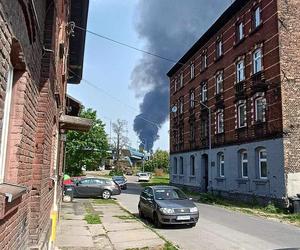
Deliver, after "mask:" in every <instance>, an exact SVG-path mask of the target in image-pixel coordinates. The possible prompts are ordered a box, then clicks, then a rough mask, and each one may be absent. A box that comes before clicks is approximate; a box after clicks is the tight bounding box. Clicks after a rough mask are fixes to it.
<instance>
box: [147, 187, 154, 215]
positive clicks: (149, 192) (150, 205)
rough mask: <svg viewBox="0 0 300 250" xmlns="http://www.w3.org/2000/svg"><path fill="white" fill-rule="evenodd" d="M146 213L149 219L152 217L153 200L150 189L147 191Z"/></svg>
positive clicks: (152, 193)
mask: <svg viewBox="0 0 300 250" xmlns="http://www.w3.org/2000/svg"><path fill="white" fill-rule="evenodd" d="M147 210H148V211H147V213H148V214H149V217H151V218H152V217H153V212H154V210H155V200H154V192H153V189H152V188H149V190H148V199H147Z"/></svg>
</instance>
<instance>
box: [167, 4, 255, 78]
mask: <svg viewBox="0 0 300 250" xmlns="http://www.w3.org/2000/svg"><path fill="white" fill-rule="evenodd" d="M247 3H249V0H235V1H234V2H233V4H231V5H230V6H229V7H228V8H227V9H226V10H225V12H224V13H223V14H222V15H221V16H220V17H219V18H218V19H217V21H215V23H214V24H213V25H212V26H211V27H210V28H209V29H208V30H207V31H206V32H205V33H204V34H203V35H202V36H201V37H200V39H199V40H198V41H197V42H196V43H195V44H194V45H193V46H192V47H191V48H190V49H189V50H188V51H187V52H186V53H185V54H184V56H183V57H182V58H181V59H180V60H179V61H178V62H177V63H176V64H175V65H174V66H173V67H172V68H171V69H170V71H169V72H168V73H167V76H169V77H171V76H172V75H173V74H174V73H176V71H177V70H178V69H180V68H181V67H182V64H184V63H186V62H188V60H189V59H190V58H191V57H192V56H193V55H194V54H195V53H196V52H197V51H198V50H199V49H201V47H203V46H204V45H205V44H206V43H207V42H208V41H209V40H210V39H211V38H212V37H213V36H214V35H215V34H216V33H217V32H218V31H219V30H220V29H221V28H222V27H223V26H224V24H225V23H227V22H228V21H229V20H231V19H232V17H233V16H234V15H235V14H236V13H237V12H238V11H240V10H241V9H242V8H243V7H244V6H245V5H246V4H247Z"/></svg>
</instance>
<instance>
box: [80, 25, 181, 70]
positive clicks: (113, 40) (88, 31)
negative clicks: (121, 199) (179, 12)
mask: <svg viewBox="0 0 300 250" xmlns="http://www.w3.org/2000/svg"><path fill="white" fill-rule="evenodd" d="M74 27H75V28H77V29H79V30H82V31H86V32H87V33H90V34H92V35H94V36H97V37H100V38H102V39H105V40H108V41H110V42H113V43H116V44H119V45H121V46H124V47H127V48H130V49H133V50H136V51H139V52H142V53H144V54H147V55H150V56H153V57H157V58H159V59H162V60H165V61H168V62H172V63H176V64H180V65H184V64H183V63H181V62H178V61H176V60H174V59H170V58H167V57H164V56H161V55H158V54H155V53H152V52H149V51H146V50H143V49H139V48H137V47H134V46H132V45H129V44H126V43H123V42H119V41H117V40H115V39H112V38H110V37H107V36H104V35H100V34H98V33H96V32H93V31H90V30H88V29H84V28H82V27H79V26H77V25H75V26H74Z"/></svg>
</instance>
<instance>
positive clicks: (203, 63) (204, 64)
mask: <svg viewBox="0 0 300 250" xmlns="http://www.w3.org/2000/svg"><path fill="white" fill-rule="evenodd" d="M201 67H202V70H204V69H206V68H207V53H204V54H203V55H202V65H201Z"/></svg>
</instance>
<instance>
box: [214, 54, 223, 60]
mask: <svg viewBox="0 0 300 250" xmlns="http://www.w3.org/2000/svg"><path fill="white" fill-rule="evenodd" d="M223 56H224V54H222V55H220V56H218V57H216V58H215V62H218V61H220V60H221V59H222V58H223Z"/></svg>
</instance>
